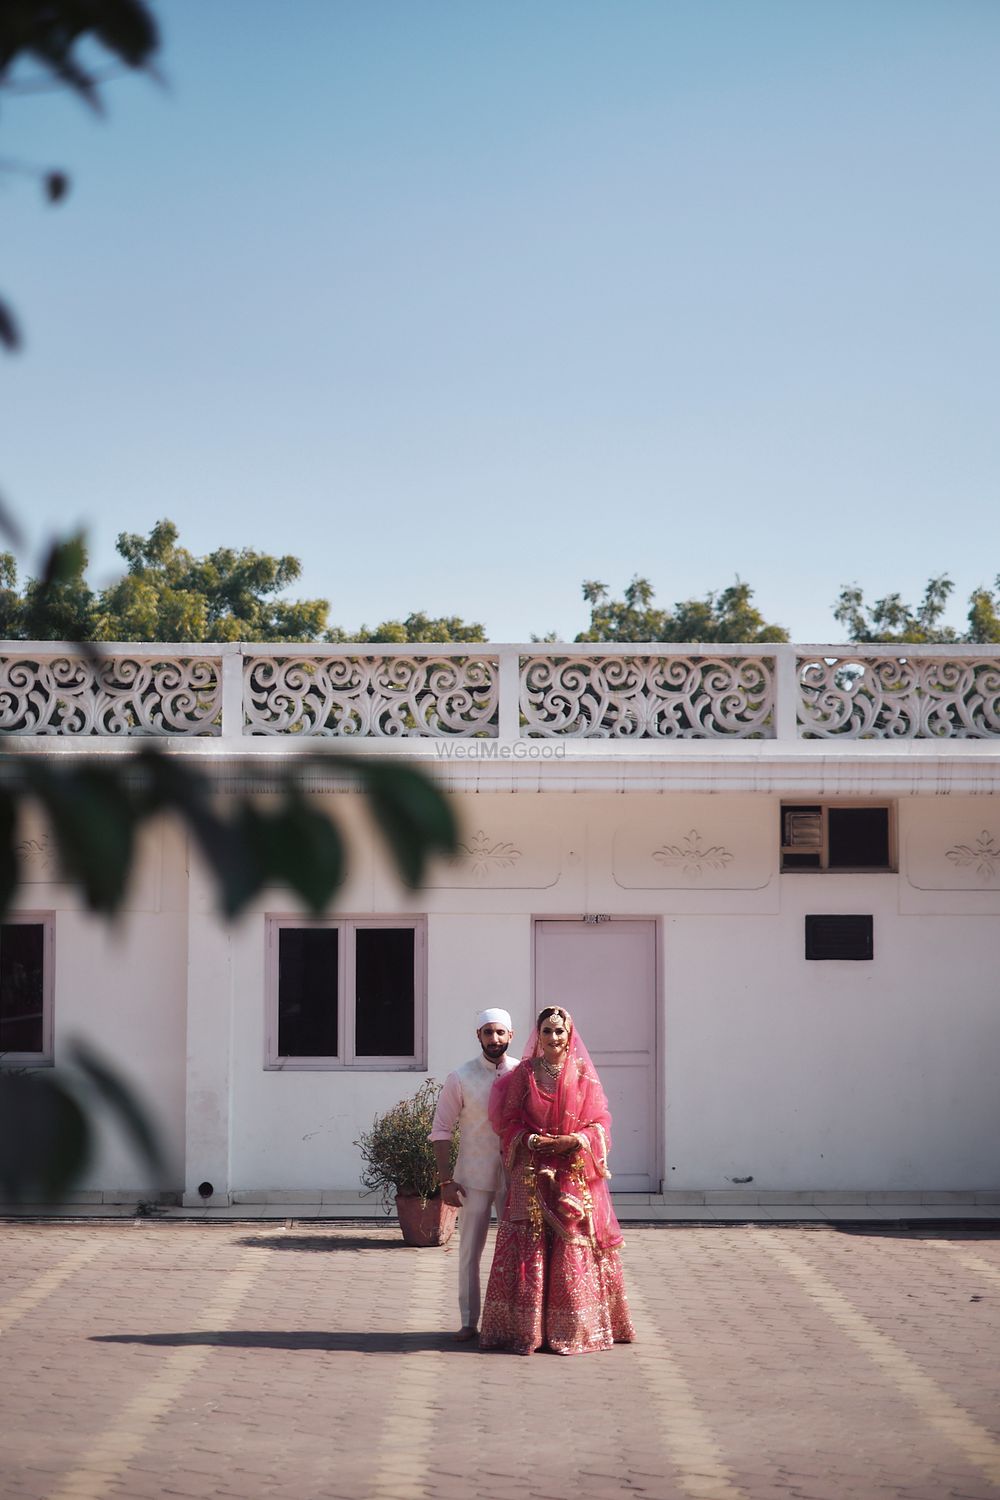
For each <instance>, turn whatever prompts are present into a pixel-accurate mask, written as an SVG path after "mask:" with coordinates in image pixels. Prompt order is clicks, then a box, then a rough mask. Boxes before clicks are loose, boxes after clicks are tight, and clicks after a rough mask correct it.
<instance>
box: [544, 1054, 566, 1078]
mask: <svg viewBox="0 0 1000 1500" xmlns="http://www.w3.org/2000/svg"><path fill="white" fill-rule="evenodd" d="M538 1061H539V1062H540V1063H541V1065H542V1068H543V1070H544V1071H545V1072H546V1073H548V1075H549V1077H550V1078H558V1077H559V1074H560V1073H561V1072H562V1070H563V1063H565V1061H566V1059H565V1058H563V1060H562V1062H560V1063H550V1062H549V1060H548V1058H547V1057H540V1058H539V1059H538Z"/></svg>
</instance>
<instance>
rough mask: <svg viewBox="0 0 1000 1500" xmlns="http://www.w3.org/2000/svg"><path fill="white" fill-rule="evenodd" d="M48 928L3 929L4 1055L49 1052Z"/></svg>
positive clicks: (0, 998)
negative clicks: (47, 1003) (47, 1030)
mask: <svg viewBox="0 0 1000 1500" xmlns="http://www.w3.org/2000/svg"><path fill="white" fill-rule="evenodd" d="M44 967H45V926H44V924H43V923H41V922H5V923H4V924H3V926H2V927H0V1053H3V1052H27V1053H31V1052H39V1053H41V1052H44V1050H45V972H44Z"/></svg>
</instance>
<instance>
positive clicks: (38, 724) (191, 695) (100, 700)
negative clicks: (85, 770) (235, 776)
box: [0, 641, 222, 735]
mask: <svg viewBox="0 0 1000 1500" xmlns="http://www.w3.org/2000/svg"><path fill="white" fill-rule="evenodd" d="M180 649H183V648H180ZM102 656H103V659H102V661H101V662H100V664H99V665H96V666H95V665H94V664H92V663H91V662H90V661H88V660H87V659H86V658H85V657H82V656H80V655H79V654H76V653H74V652H73V648H72V647H63V648H62V650H61V651H57V652H53V649H52V646H51V644H50V643H49V642H48V641H43V642H34V643H32V644H29V645H22V644H21V643H20V642H18V643H16V644H13V643H11V642H7V643H5V644H4V645H3V646H2V648H0V732H3V733H6V734H46V735H48V734H58V735H94V734H98V735H133V734H145V735H177V734H184V735H187V734H208V735H220V734H221V733H222V723H221V720H222V659H221V657H220V656H219V653H218V647H212V646H210V647H207V648H206V649H205V650H204V652H202V651H199V652H198V653H197V654H195V653H194V652H192V653H191V654H190V655H188V654H185V655H180V654H179V652H178V648H175V647H167V648H165V649H161V650H159V651H156V652H155V653H150V652H148V650H147V649H146V648H142V647H140V648H139V649H138V650H136V648H135V647H128V646H114V647H110V648H109V649H108V651H107V655H106V656H104V655H103V648H102Z"/></svg>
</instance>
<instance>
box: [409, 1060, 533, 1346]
mask: <svg viewBox="0 0 1000 1500" xmlns="http://www.w3.org/2000/svg"><path fill="white" fill-rule="evenodd" d="M516 1066H517V1059H516V1058H511V1057H508V1056H507V1055H506V1053H505V1054H504V1056H503V1058H502V1059H501V1061H500V1065H499V1067H494V1066H493V1064H492V1063H491V1062H490V1061H489V1059H488V1058H486V1057H484V1056H483V1054H482V1053H480V1054H479V1056H478V1057H473V1058H472V1059H471V1060H470V1061H469V1062H467V1063H463V1064H462V1066H461V1067H460V1068H456V1069H455V1071H454V1072H453V1073H449V1074H448V1077H447V1078H446V1079H445V1082H444V1088H443V1089H442V1090H441V1097H440V1099H439V1100H438V1105H437V1109H436V1110H435V1112H434V1124H433V1126H432V1128H431V1133H430V1135H429V1137H428V1139H429V1140H431V1141H450V1140H451V1136H452V1131H453V1130H454V1129H455V1126H456V1125H457V1126H458V1130H459V1145H458V1160H457V1162H456V1163H455V1172H454V1177H455V1181H456V1182H457V1183H460V1184H461V1186H462V1187H463V1188H465V1196H464V1198H463V1199H462V1211H461V1213H460V1214H459V1233H460V1240H459V1247H458V1305H459V1311H460V1313H461V1316H462V1327H463V1328H474V1327H475V1326H476V1325H477V1324H478V1322H479V1312H480V1306H481V1296H480V1285H479V1263H480V1261H481V1260H482V1258H483V1247H484V1246H485V1244H486V1235H487V1232H488V1230H489V1227H490V1214H491V1212H492V1209H493V1203H494V1200H495V1198H496V1197H497V1194H498V1192H499V1190H500V1187H501V1184H502V1182H503V1168H502V1164H501V1161H500V1139H499V1137H498V1136H497V1134H496V1131H495V1130H494V1129H493V1126H492V1125H491V1124H490V1116H489V1102H490V1093H491V1092H492V1089H493V1084H494V1083H495V1081H496V1078H497V1074H498V1073H509V1072H510V1070H511V1068H513V1067H516ZM497 1211H498V1213H499V1204H498V1205H497Z"/></svg>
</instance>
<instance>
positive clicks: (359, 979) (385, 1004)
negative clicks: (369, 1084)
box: [354, 927, 414, 1057]
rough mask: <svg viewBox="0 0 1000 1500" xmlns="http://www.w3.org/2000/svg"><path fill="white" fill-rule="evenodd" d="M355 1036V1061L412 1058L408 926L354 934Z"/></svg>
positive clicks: (368, 929) (410, 932) (410, 933)
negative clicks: (368, 1058)
mask: <svg viewBox="0 0 1000 1500" xmlns="http://www.w3.org/2000/svg"><path fill="white" fill-rule="evenodd" d="M354 944H355V947H354V975H355V1023H354V1025H355V1032H354V1050H355V1053H356V1054H357V1055H358V1056H359V1057H412V1055H413V1052H414V1006H413V1001H414V987H413V977H414V969H413V949H414V932H413V928H412V927H358V928H357V929H356V930H355V934H354Z"/></svg>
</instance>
